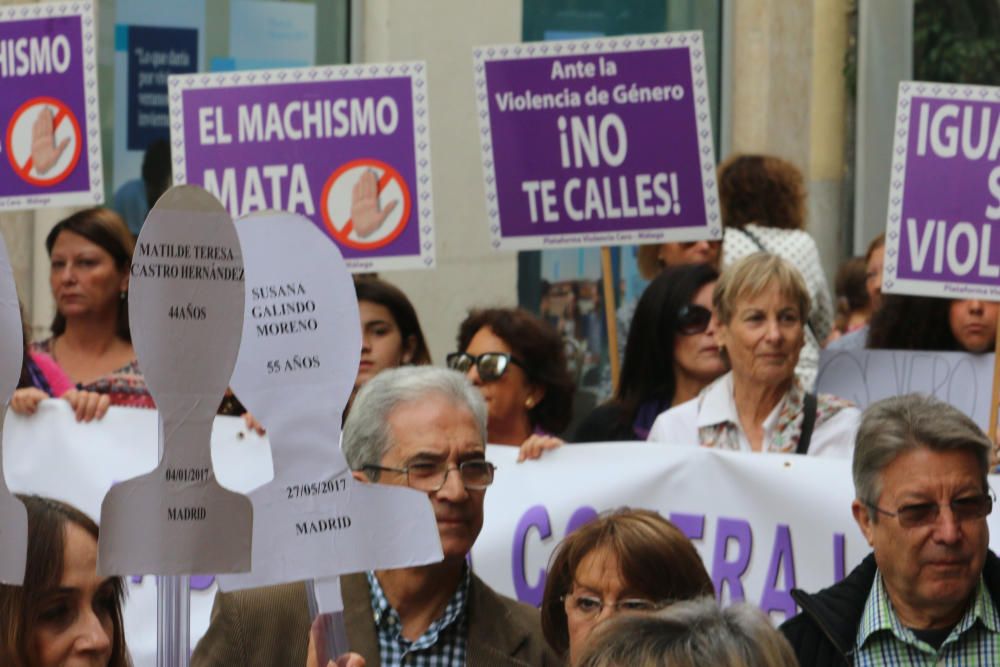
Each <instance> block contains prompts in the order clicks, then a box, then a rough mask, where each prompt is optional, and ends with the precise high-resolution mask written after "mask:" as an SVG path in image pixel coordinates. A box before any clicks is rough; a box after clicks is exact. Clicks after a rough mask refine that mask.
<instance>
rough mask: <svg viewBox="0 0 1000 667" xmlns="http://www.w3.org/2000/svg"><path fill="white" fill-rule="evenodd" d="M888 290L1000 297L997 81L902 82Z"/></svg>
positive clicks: (889, 226) (889, 233)
mask: <svg viewBox="0 0 1000 667" xmlns="http://www.w3.org/2000/svg"><path fill="white" fill-rule="evenodd" d="M893 150H894V154H893V163H892V178H891V185H890V191H889V220H888V224H887V227H886V260H885V273H884V277H883V282H882V289H883V290H884V291H886V292H901V293H906V294H923V295H929V296H941V297H950V298H983V299H988V300H993V301H997V300H1000V164H998V158H1000V88H996V87H989V86H963V85H957V84H947V83H923V82H918V81H904V82H902V83H900V84H899V95H898V98H897V107H896V136H895V138H894V146H893Z"/></svg>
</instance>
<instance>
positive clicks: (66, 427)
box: [3, 400, 271, 667]
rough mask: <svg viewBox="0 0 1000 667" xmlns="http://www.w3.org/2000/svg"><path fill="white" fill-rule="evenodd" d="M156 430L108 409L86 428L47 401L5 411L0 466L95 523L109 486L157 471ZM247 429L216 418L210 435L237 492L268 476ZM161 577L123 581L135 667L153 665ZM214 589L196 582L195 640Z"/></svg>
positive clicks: (221, 469)
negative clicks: (32, 411)
mask: <svg viewBox="0 0 1000 667" xmlns="http://www.w3.org/2000/svg"><path fill="white" fill-rule="evenodd" d="M156 431H157V413H156V411H154V410H143V409H137V408H111V409H110V410H109V411H108V414H107V416H105V418H104V419H102V420H100V421H95V422H91V423H89V424H80V423H77V421H76V419H75V418H74V415H73V411H72V409H71V408H70V407H69V404H68V403H67V402H66V401H62V400H48V401H42V402H41V404H40V405H39V408H38V413H37V414H36V415H35V416H33V417H22V416H19V415H16V414H14V413H13V412H11V413H8V418H7V421H6V424H5V428H4V434H3V437H4V441H5V442H8V443H10V446H9V447H6V448H5V449H4V452H3V454H4V457H3V462H4V464H5V467H6V471H7V478H8V480H10V487H11V489H12V490H13V491H16V492H18V493H32V494H37V495H42V496H47V497H50V498H56V499H58V500H62V501H64V502H67V503H70V504H71V505H74V506H76V507H79V508H80V509H81V510H83V512H85V513H86V514H88V515H89V516H90V517H92V518H93V519H94V520H95V521H96V520H97V519H99V518H100V514H101V501H102V500H103V499H104V495H105V494H106V493H107V491H108V489H110V488H111V485H112V484H114V483H116V482H118V481H121V480H124V479H130V478H132V477H136V476H137V475H141V474H143V473H147V472H149V471H150V470H152V469H153V468H154V467H156V462H157V460H158V458H159V457H158V455H157V437H156ZM243 431H244V426H243V420H241V419H239V418H236V417H217V418H216V419H215V423H214V426H213V429H212V460H213V462H214V463H215V469H216V472H217V479H218V480H219V482H220V483H222V484H223V485H224V486H226V487H227V488H231V489H235V490H237V491H240V492H246V491H249V490H250V489H253V488H255V487H257V486H260V485H261V484H263V483H264V482H266V481H267V480H269V479H270V478H271V455H270V450H269V448H268V445H267V440H266V439H263V438H259V437H257V436H256V435H254V434H253V433H244V432H243ZM156 579H157V577H151V576H143V573H135V574H134V576H129V577H128V578H127V579H126V582H127V584H128V597H127V599H126V603H125V634H126V636H127V637H128V646H129V652H130V653H131V654H132V658H133V662H134V664H135V667H153V666H154V665H155V664H156V645H157V644H156V636H157V627H156V626H157V623H156V616H157V586H156ZM215 591H216V586H215V577H213V576H211V575H205V576H197V575H196V576H193V577H191V606H190V610H191V622H190V624H191V638H192V642H196V641H197V640H198V638H199V637H201V635H202V634H204V632H205V628H207V627H208V618H209V613H210V612H211V609H212V600H213V598H214V596H215ZM193 645H194V644H193V643H192V646H193Z"/></svg>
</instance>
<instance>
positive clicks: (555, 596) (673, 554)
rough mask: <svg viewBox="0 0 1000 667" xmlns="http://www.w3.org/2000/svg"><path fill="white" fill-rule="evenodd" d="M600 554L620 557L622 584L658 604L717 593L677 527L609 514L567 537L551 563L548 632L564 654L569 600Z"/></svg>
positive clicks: (626, 513)
mask: <svg viewBox="0 0 1000 667" xmlns="http://www.w3.org/2000/svg"><path fill="white" fill-rule="evenodd" d="M598 549H609V550H610V551H611V552H612V553H614V555H615V556H616V558H617V559H618V567H619V568H620V569H621V578H622V581H623V582H624V583H625V584H627V585H628V587H629V588H630V589H632V590H634V591H635V592H636V593H637V594H640V595H642V596H645V597H648V598H649V599H651V600H653V601H657V602H659V601H668V600H669V601H677V600H689V599H692V598H697V597H701V596H702V595H712V594H713V592H714V589H713V588H712V580H711V579H710V578H709V576H708V572H706V571H705V566H704V564H702V562H701V557H700V556H699V555H698V552H697V551H696V550H695V548H694V545H693V544H691V540H689V539H688V538H687V536H686V535H684V533H682V532H681V531H680V529H679V528H677V526H675V525H674V524H672V523H670V522H669V521H667V520H666V519H664V518H663V517H661V516H660V515H659V514H657V513H656V512H652V511H650V510H641V509H629V508H627V507H623V508H620V509H617V510H613V511H611V512H606V513H604V514H602V515H601V516H599V517H598V518H596V519H594V520H593V521H590V522H589V523H586V524H584V525H583V526H581V527H580V528H578V529H576V530H575V531H573V532H572V533H570V534H569V535H567V536H566V537H565V538H564V539H563V541H562V542H560V543H559V546H557V547H556V550H555V551H554V552H553V553H552V558H551V559H550V560H549V571H548V575H547V576H546V579H545V592H544V594H543V595H542V610H541V611H542V632H543V633H544V634H545V640H546V641H547V642H548V643H549V646H551V647H552V649H553V650H554V651H555V652H556V653H558V654H560V655H562V654H565V653H566V651H567V649H568V648H569V630H568V628H567V625H566V608H565V607H564V605H563V598H564V596H566V595H567V594H568V593H569V592H570V589H572V587H573V580H574V579H575V577H576V571H577V569H578V568H579V567H580V563H582V562H583V560H584V558H586V557H587V556H589V555H590V554H591V553H593V552H594V551H596V550H598Z"/></svg>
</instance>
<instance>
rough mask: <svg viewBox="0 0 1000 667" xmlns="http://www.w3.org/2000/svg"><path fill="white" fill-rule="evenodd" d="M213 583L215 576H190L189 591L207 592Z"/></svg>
mask: <svg viewBox="0 0 1000 667" xmlns="http://www.w3.org/2000/svg"><path fill="white" fill-rule="evenodd" d="M214 583H215V576H214V575H211V574H192V575H191V590H193V591H207V590H208V589H209V588H211V587H212V584H214Z"/></svg>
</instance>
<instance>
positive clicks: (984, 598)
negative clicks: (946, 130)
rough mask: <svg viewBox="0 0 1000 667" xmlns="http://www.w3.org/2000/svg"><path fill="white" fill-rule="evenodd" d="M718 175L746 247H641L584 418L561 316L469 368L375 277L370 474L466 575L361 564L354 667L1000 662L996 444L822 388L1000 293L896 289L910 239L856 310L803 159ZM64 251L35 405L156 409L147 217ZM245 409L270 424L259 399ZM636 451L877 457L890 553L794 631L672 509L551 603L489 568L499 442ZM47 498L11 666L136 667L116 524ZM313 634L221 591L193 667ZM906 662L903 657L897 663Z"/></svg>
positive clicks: (871, 530) (992, 323)
mask: <svg viewBox="0 0 1000 667" xmlns="http://www.w3.org/2000/svg"><path fill="white" fill-rule="evenodd" d="M718 181H719V192H720V198H721V210H722V213H723V223H724V229H725V233H724V237H723V240H721V241H711V242H709V241H700V242H692V243H667V244H662V245H654V246H644V247H642V248H640V249H639V259H640V261H639V265H640V267H641V268H642V270H643V272H644V274H645V275H647V277H648V278H649V279H650V282H649V285H648V287H647V288H646V290H645V291H644V292H643V294H642V296H641V298H640V299H639V300H638V302H637V303H636V304H635V306H634V310H626V309H622V310H619V312H618V316H619V318H621V317H623V316H625V319H626V321H624V322H621V323H620V329H621V331H620V333H621V335H620V337H619V340H623V341H624V349H623V350H622V355H623V359H622V366H621V376H620V379H619V382H618V384H617V386H616V387H615V388H614V391H613V394H612V396H611V397H610V398H609V399H608V400H607V401H606V402H605V403H603V404H601V405H599V406H597V407H596V408H594V409H593V410H592V411H590V412H589V414H585V415H577V417H578V419H577V420H576V421H575V426H574V427H573V428H570V427H569V425H570V424H571V417H573V414H572V413H573V406H574V400H573V398H574V378H573V375H572V374H571V372H570V371H569V369H568V366H567V358H566V347H565V345H564V341H563V340H562V338H561V336H560V333H559V331H558V330H557V329H556V328H555V327H553V326H552V325H551V323H549V322H547V321H546V320H545V319H543V318H541V317H539V316H538V315H535V314H533V313H531V312H529V311H527V310H525V309H522V308H514V307H487V308H478V307H477V308H474V309H472V310H470V311H469V313H468V315H467V317H466V318H465V319H464V320H463V321H462V322H461V323H458V325H457V335H456V340H455V346H454V351H453V352H451V353H450V354H448V355H447V357H446V359H445V360H444V363H443V364H442V365H443V366H445V367H446V368H441V367H436V366H434V365H433V364H432V359H431V355H430V352H429V345H428V341H427V340H426V339H425V337H424V334H423V331H422V329H421V326H420V321H419V318H418V315H417V312H416V309H415V308H414V306H413V305H412V303H411V302H410V301H409V299H408V298H407V297H406V295H405V294H404V293H403V292H402V291H401V290H400V289H399V288H397V287H396V286H394V285H392V284H391V283H389V282H387V281H385V280H383V279H381V278H378V277H371V276H365V277H359V278H357V279H356V281H355V289H356V294H357V299H358V304H359V312H360V320H361V321H360V326H361V330H362V351H361V361H360V365H359V368H358V372H357V376H356V379H355V385H354V391H353V393H352V396H351V399H350V401H349V403H348V406H347V408H346V410H345V411H344V428H343V439H342V444H341V446H342V448H343V451H344V454H345V457H346V458H347V460H348V462H349V464H350V465H351V467H352V469H353V470H354V475H355V478H356V479H357V480H358V482H359V483H385V484H399V485H406V486H410V487H413V488H416V489H419V490H421V491H424V492H426V493H427V494H428V496H429V498H430V501H431V504H432V505H433V507H434V511H435V516H436V518H437V522H438V529H439V533H440V537H441V542H442V549H443V552H444V560H443V561H442V562H441V563H437V564H434V565H428V566H421V567H412V568H404V569H400V570H389V571H379V572H369V573H366V574H359V575H351V576H348V577H344V579H343V581H342V590H343V596H344V603H345V623H346V627H347V633H348V639H349V644H350V646H351V647H352V649H353V651H354V652H355V653H354V654H352V655H345V656H342V657H341V658H340V659H339V661H338V663H337V664H338V665H341V666H344V665H354V666H357V665H363V664H375V665H377V664H386V665H395V664H403V663H404V662H405V663H406V664H418V665H419V664H427V665H431V664H433V665H441V664H448V665H452V664H470V665H486V664H488V665H494V664H496V665H501V664H502V665H508V664H509V665H523V664H531V665H547V664H552V665H557V664H571V665H579V666H584V665H586V666H594V667H597V666H605V665H661V664H666V665H706V664H711V665H731V666H733V667H736V666H751V665H779V666H780V665H795V664H802V665H825V664H830V665H834V664H858V665H874V664H924V663H922V662H920V660H925V659H928V656H931V657H934V658H937V657H941V656H953V655H955V656H965V657H968V656H971V657H970V658H969V659H970V660H971V661H970V662H962V663H961V664H1000V612H998V611H997V609H998V608H997V607H996V605H997V604H1000V598H997V599H996V600H995V599H994V596H997V595H1000V569H998V568H1000V566H998V565H997V562H996V558H995V557H994V556H993V555H992V554H991V553H989V552H988V550H987V531H986V523H985V521H986V519H985V517H986V516H987V515H988V514H989V513H990V511H991V510H992V502H993V500H992V495H991V492H990V490H989V488H988V486H987V485H986V474H987V472H988V471H989V470H990V466H991V464H992V461H993V444H992V442H991V440H990V438H988V437H987V436H986V435H984V434H983V433H982V431H981V430H980V429H979V428H978V427H977V426H976V425H975V424H974V423H973V422H972V421H971V420H970V419H969V418H968V417H966V416H964V415H962V414H961V413H959V412H958V411H957V410H955V409H954V408H951V407H949V406H947V405H944V404H942V403H938V402H936V401H934V400H932V399H927V398H924V397H917V396H905V397H899V398H894V399H889V400H887V401H883V402H880V403H877V404H875V405H873V406H871V407H870V408H869V409H868V410H866V411H865V413H864V414H862V412H861V411H860V410H859V409H858V408H857V407H855V406H854V405H852V404H851V403H850V402H849V401H846V400H844V399H842V398H840V397H837V396H832V395H829V394H825V393H816V392H815V391H814V387H813V384H814V381H815V377H816V372H817V368H818V359H819V351H820V350H821V349H822V347H824V346H828V347H831V348H836V349H859V348H866V347H867V348H872V349H879V348H887V349H908V350H928V349H933V350H964V351H967V352H970V353H976V354H978V353H983V352H989V351H992V349H993V344H994V340H995V337H996V327H997V306H996V305H995V304H993V303H988V302H983V301H978V300H951V301H949V300H944V299H932V298H921V297H910V296H901V295H882V294H881V289H880V287H881V275H882V263H883V260H884V253H885V239H884V238H883V237H879V238H876V239H874V240H873V241H872V242H871V245H870V246H869V248H868V251H867V253H866V254H865V256H864V257H859V258H853V259H851V260H849V261H847V262H845V263H844V265H843V266H842V267H841V269H840V271H838V274H837V280H836V282H835V287H836V293H835V295H834V296H835V298H831V294H830V292H829V289H828V287H827V283H826V280H825V278H824V274H823V271H822V266H821V263H820V261H819V253H818V251H817V248H816V244H815V242H814V241H813V239H812V237H811V236H810V235H809V234H808V232H807V231H805V190H804V187H803V180H802V176H801V174H800V173H799V171H798V170H797V169H796V168H795V167H794V166H793V165H791V164H789V163H787V162H785V161H784V160H781V159H779V158H775V157H771V156H759V155H739V156H735V157H733V158H731V159H729V160H727V161H725V162H723V163H722V165H721V166H720V168H719V178H718ZM46 248H47V250H48V253H49V257H50V262H51V271H50V286H51V289H52V295H53V298H54V301H55V306H56V315H55V318H54V320H53V322H52V325H51V336H49V337H47V338H45V339H44V340H40V341H35V342H30V341H29V340H28V336H27V333H26V334H25V352H26V354H25V356H24V367H23V370H22V374H21V379H20V382H19V386H18V389H17V390H16V392H15V394H14V396H13V398H12V400H11V408H12V410H13V411H14V412H16V413H19V414H21V415H25V416H28V417H31V416H32V415H35V414H36V413H37V412H38V406H39V404H40V402H41V401H42V400H44V399H46V398H57V399H61V400H65V401H67V402H68V403H69V404H70V405H71V406H72V408H73V410H74V412H75V415H76V418H77V419H78V420H80V421H90V420H93V419H101V418H102V417H104V416H105V414H106V413H107V411H108V409H109V407H110V406H124V407H133V408H153V407H154V405H153V402H152V399H151V397H150V395H149V393H148V391H147V390H146V387H145V384H144V382H143V378H142V374H141V372H140V369H139V366H138V363H137V360H136V358H135V352H134V349H133V347H132V343H131V336H130V333H129V326H128V282H129V266H130V261H131V255H132V251H133V248H134V237H133V236H132V234H131V233H130V232H129V229H128V227H126V225H125V223H124V222H123V221H122V219H121V218H120V217H119V216H118V215H117V214H115V213H113V212H112V211H110V210H108V209H104V208H93V209H87V210H85V211H81V212H79V213H76V214H74V215H73V216H71V217H69V218H67V219H66V220H63V221H62V222H60V223H58V224H57V225H56V226H55V227H54V228H53V229H52V232H51V233H50V234H49V236H48V237H47V239H46ZM220 413H224V414H243V415H244V418H245V419H246V420H247V423H248V424H249V425H251V426H253V427H254V428H257V429H259V430H261V431H262V430H263V428H264V427H266V424H264V425H261V424H257V423H256V422H255V420H254V419H253V417H252V416H251V415H249V414H245V411H244V410H243V409H242V407H241V406H240V405H239V401H238V397H234V396H228V397H227V399H226V400H224V401H223V404H222V405H221V406H220ZM635 441H650V442H656V443H661V444H662V445H665V446H701V447H713V448H720V449H727V450H733V451H742V452H779V453H789V454H803V455H810V456H828V457H839V458H843V459H851V458H852V457H853V474H854V483H855V490H856V498H857V499H856V500H855V501H854V505H853V506H852V511H853V513H854V517H855V519H856V521H857V523H858V525H859V527H860V529H861V531H862V533H863V534H864V536H865V537H866V539H867V540H868V542H869V544H870V545H871V546H872V549H873V553H872V556H870V557H869V558H868V559H866V560H865V561H864V562H863V563H862V564H861V565H860V566H859V567H858V569H857V570H855V571H854V572H853V573H851V574H850V575H849V576H848V577H847V578H846V579H845V580H844V581H842V582H841V583H839V584H836V585H835V586H834V587H833V588H831V589H828V590H826V591H822V592H819V593H816V594H813V595H810V594H807V593H805V592H801V591H799V592H796V600H797V602H798V604H799V605H800V606H801V608H802V610H803V613H802V614H801V615H800V616H798V617H796V618H793V619H791V620H789V621H787V622H786V624H785V625H784V626H783V627H782V628H781V630H782V632H781V633H779V632H778V631H776V630H775V629H774V628H772V626H771V624H770V622H769V620H768V619H767V618H766V617H765V616H764V615H763V614H762V613H761V612H759V611H757V610H755V609H752V608H750V607H747V606H745V605H734V606H730V607H728V608H725V609H723V608H720V607H719V605H718V604H717V602H716V601H715V600H714V597H713V595H714V590H713V585H712V580H711V578H710V577H709V575H708V573H707V572H706V570H705V567H704V565H703V564H702V561H701V559H700V557H699V555H698V552H697V551H696V550H695V547H694V546H693V545H692V543H691V542H690V540H689V539H688V538H687V537H686V536H685V535H684V533H682V532H681V531H680V530H679V529H678V528H677V527H676V526H674V525H673V524H671V523H670V522H669V521H667V520H665V519H664V518H662V517H661V516H660V515H659V514H657V513H656V512H653V511H649V510H642V509H628V508H622V509H618V510H613V511H610V512H608V513H605V514H603V515H601V516H599V517H598V518H597V519H594V520H592V521H591V522H589V523H586V524H584V525H583V526H582V527H580V528H578V529H577V530H576V531H575V532H572V533H570V534H569V535H568V536H567V537H566V538H565V539H564V540H563V542H562V543H561V544H559V545H558V546H557V547H556V549H555V550H554V552H553V555H552V558H551V561H550V563H549V571H548V575H547V579H546V584H545V590H544V596H543V600H542V604H541V608H540V610H534V609H531V608H529V607H526V606H525V605H521V604H519V603H516V602H514V601H512V600H509V599H507V598H505V597H503V596H501V595H499V594H498V593H496V592H494V591H493V590H492V589H490V588H489V586H488V585H487V584H486V583H484V582H483V581H482V580H480V579H479V578H478V577H476V575H475V574H474V573H473V572H472V571H471V570H470V568H469V566H468V564H467V557H468V554H469V551H470V549H471V548H472V545H473V544H474V542H475V540H476V537H477V536H478V534H479V531H480V528H481V527H482V522H483V519H484V517H483V513H484V511H483V508H484V505H483V499H484V496H485V493H486V491H487V489H488V487H489V486H490V485H491V483H492V482H493V479H494V466H493V465H492V464H491V463H490V462H489V460H488V450H487V443H489V444H490V445H491V446H494V445H496V446H501V445H503V446H513V447H518V448H519V459H520V460H525V459H535V458H539V457H542V456H545V455H546V454H545V452H546V451H548V450H551V449H554V448H558V447H561V446H566V443H584V442H627V443H634V442H635ZM630 446H635V445H630ZM528 465H530V464H528ZM452 473H453V474H452ZM514 474H516V472H515V473H514ZM22 500H23V501H24V502H25V505H26V507H27V509H28V518H29V544H28V550H29V557H28V571H27V574H26V577H25V583H24V586H23V587H14V586H0V638H2V639H3V644H2V645H0V664H4V665H8V664H9V665H15V666H18V667H21V666H24V667H27V666H29V665H30V666H35V665H46V666H47V665H56V664H68V663H69V659H70V658H71V657H73V656H82V657H83V658H87V659H89V660H90V662H88V663H87V664H95V665H97V664H99V665H114V666H116V667H117V666H118V665H127V664H129V658H128V652H127V649H126V647H125V638H124V633H123V625H122V615H121V603H122V597H123V594H124V585H123V583H122V581H121V580H119V579H117V578H102V577H99V576H98V575H97V571H96V553H97V534H98V529H97V526H96V525H94V523H93V522H92V521H91V520H90V519H88V518H87V517H86V516H85V515H83V514H82V513H80V512H78V511H77V510H75V509H73V508H71V507H69V506H66V505H64V504H62V503H59V502H57V501H54V500H50V499H45V498H38V497H34V496H28V497H23V498H22ZM311 620H312V619H310V617H309V613H308V605H307V602H306V594H305V590H304V587H303V586H302V584H295V585H288V586H278V587H271V588H267V589H260V590H255V591H249V592H240V593H231V594H219V595H218V596H217V598H216V602H215V606H214V609H213V612H212V620H211V624H210V627H209V630H208V633H207V634H206V635H205V637H204V638H203V639H202V640H201V642H200V643H199V645H198V646H197V648H196V650H195V652H194V655H193V659H192V660H193V664H194V665H196V666H208V665H235V664H240V665H303V664H315V663H314V662H310V661H314V655H313V652H312V651H311V650H310V646H311V641H312V640H313V639H315V638H314V637H313V632H312V631H311ZM887 655H888V656H892V660H896V662H892V661H891V660H890V661H889V662H886V663H883V662H879V660H880V659H884V656H887ZM879 656H883V658H879ZM984 656H985V657H984ZM949 659H950V658H949ZM963 659H964V657H963ZM974 659H979V662H975V660H974ZM797 660H798V662H797ZM907 660H910V661H912V662H907ZM849 661H853V662H849ZM81 664H82V663H81ZM928 664H930V663H928ZM948 664H952V663H948ZM953 664H959V663H953Z"/></svg>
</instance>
